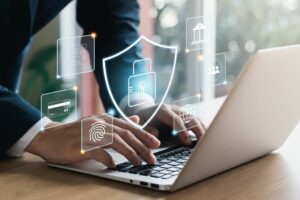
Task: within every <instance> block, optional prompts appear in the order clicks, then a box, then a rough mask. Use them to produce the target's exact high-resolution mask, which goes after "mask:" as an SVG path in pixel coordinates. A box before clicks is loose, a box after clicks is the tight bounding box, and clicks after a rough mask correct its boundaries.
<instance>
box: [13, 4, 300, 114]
mask: <svg viewBox="0 0 300 200" xmlns="http://www.w3.org/2000/svg"><path fill="white" fill-rule="evenodd" d="M139 2H140V5H141V25H140V31H141V33H142V34H143V35H146V36H147V37H149V38H150V39H152V40H154V41H156V42H158V43H162V44H165V45H176V46H178V48H179V52H178V62H177V66H176V75H175V79H174V82H173V84H172V86H173V87H172V88H171V91H170V93H169V95H168V99H167V102H169V103H170V102H173V101H174V100H176V99H179V98H182V97H186V96H192V95H195V94H197V93H199V92H201V91H202V88H201V85H203V84H204V85H205V83H202V82H203V81H205V78H204V77H203V73H202V71H201V70H199V69H198V68H197V64H196V63H197V62H198V61H197V55H198V54H204V55H205V54H218V53H223V52H224V53H226V58H227V60H226V66H227V73H226V77H227V84H226V85H219V86H216V87H213V88H209V92H207V94H204V95H206V96H207V98H208V99H209V98H216V97H218V96H223V95H226V94H227V93H228V91H230V88H231V87H232V85H233V83H234V82H235V80H236V79H237V77H238V75H239V73H240V72H241V70H242V68H243V66H244V65H245V63H246V62H247V60H248V59H249V57H250V56H251V55H252V54H254V53H255V52H256V51H257V50H259V49H262V48H270V47H277V46H284V45H292V44H298V43H300V5H299V3H300V2H299V1H298V0H265V1H260V0H252V1H246V0H222V1H216V0H202V1H200V0H147V1H144V0H140V1H139ZM75 8H76V2H75V1H74V2H72V3H70V4H69V5H68V7H66V8H65V9H64V10H63V11H62V13H61V14H60V15H59V16H58V17H57V18H55V19H54V20H53V21H52V22H51V23H50V24H49V25H48V26H47V27H46V28H44V29H43V30H42V31H41V32H39V33H38V34H37V35H36V37H35V40H34V41H33V43H32V49H31V51H30V54H29V56H28V57H27V60H26V62H25V63H24V64H25V68H24V72H23V79H22V82H21V86H20V91H19V92H20V94H21V95H22V96H23V97H24V98H25V99H26V100H28V101H29V102H31V103H32V104H33V105H34V106H36V107H37V108H39V101H40V95H41V94H43V93H47V92H53V91H57V90H60V89H63V88H67V87H71V86H73V85H74V84H77V85H78V86H79V87H80V93H79V95H80V102H81V104H80V105H81V106H80V113H81V116H87V115H92V114H96V113H100V112H103V111H104V108H103V106H102V104H101V102H100V101H99V97H98V89H97V87H98V86H97V84H96V82H95V79H94V76H93V74H92V73H89V74H84V75H82V76H78V77H75V78H70V79H63V80H57V79H56V78H55V74H56V40H57V39H58V38H61V37H68V36H76V35H80V33H81V30H80V28H79V27H78V25H77V23H76V20H75V18H76V12H75ZM194 16H213V17H214V18H213V19H214V20H213V22H212V23H213V24H212V27H213V33H212V35H211V37H212V38H211V39H212V41H213V46H212V48H210V49H209V50H204V51H202V52H193V53H192V54H191V53H190V54H187V53H186V52H185V45H186V44H185V42H186V40H185V34H186V33H185V26H186V18H187V17H194ZM144 54H146V55H151V56H152V57H153V58H154V63H156V65H164V64H165V65H167V64H168V63H164V55H163V54H160V53H159V52H157V51H155V52H154V51H152V49H151V47H147V48H145V49H144ZM193 54H195V55H193ZM196 54H197V55H196ZM97 62H101V61H99V60H97V58H96V63H97ZM283 67H284V66H283ZM161 73H164V72H161ZM200 82H201V84H200ZM174 86H175V87H174ZM100 87H105V86H100Z"/></svg>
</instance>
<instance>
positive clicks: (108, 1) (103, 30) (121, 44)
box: [77, 0, 142, 108]
mask: <svg viewBox="0 0 300 200" xmlns="http://www.w3.org/2000/svg"><path fill="white" fill-rule="evenodd" d="M139 9H140V8H139V4H138V2H137V0H126V1H125V0H101V1H99V0H78V4H77V21H78V23H79V24H80V25H81V27H82V28H83V29H84V32H85V34H90V33H91V32H96V33H97V39H96V52H95V54H96V58H95V61H96V69H95V75H96V78H97V81H98V83H99V86H100V94H101V98H102V100H103V103H104V105H105V107H106V108H109V107H113V105H112V102H111V100H110V98H109V95H108V92H107V89H106V86H105V82H104V76H103V69H102V59H103V58H105V57H107V56H111V55H114V54H115V53H117V52H119V51H121V50H123V49H125V48H126V47H128V46H130V45H131V44H132V43H133V42H135V41H136V40H137V39H138V38H139V37H140V35H139V32H138V26H139V22H140V19H139ZM141 50H142V47H141V45H140V44H138V45H136V46H134V47H133V48H132V49H131V50H130V51H128V53H126V55H124V56H120V58H118V59H117V60H116V61H115V62H113V63H111V64H110V65H109V67H110V69H109V70H108V71H109V73H108V78H109V80H110V84H111V87H112V88H113V90H114V91H118V92H116V93H114V97H115V98H116V101H117V102H119V101H120V100H121V99H122V98H123V97H124V96H126V95H127V91H128V89H127V78H128V76H130V75H131V74H132V63H133V61H134V60H137V59H141V57H142V56H141ZM124 78H126V80H125V79H124ZM122 83H126V84H122Z"/></svg>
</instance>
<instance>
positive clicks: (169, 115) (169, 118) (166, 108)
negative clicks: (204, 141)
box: [137, 104, 205, 145]
mask: <svg viewBox="0 0 300 200" xmlns="http://www.w3.org/2000/svg"><path fill="white" fill-rule="evenodd" d="M156 108H157V106H152V107H149V108H144V109H141V110H140V111H139V112H138V113H137V115H138V116H139V117H140V118H141V120H143V121H145V120H147V119H149V117H150V116H151V115H152V113H153V112H154V111H155V110H156ZM179 113H180V108H178V107H175V106H170V105H167V104H163V105H162V106H161V107H160V109H159V111H158V112H157V114H156V115H155V116H154V118H153V119H152V121H151V122H150V124H149V125H148V126H147V127H146V128H145V130H147V131H148V132H150V133H152V134H153V135H155V136H156V137H158V136H159V131H158V130H157V128H156V127H158V126H159V125H161V124H163V125H164V126H167V127H169V129H170V130H175V131H176V129H179V130H181V131H179V132H178V137H179V139H180V141H181V142H182V143H183V144H185V145H190V144H191V143H192V141H191V139H190V137H189V133H188V129H187V128H186V127H192V128H191V129H190V130H191V131H192V132H193V133H194V134H195V135H196V137H197V138H198V139H199V138H201V137H202V136H203V135H204V134H205V126H204V124H203V123H202V122H201V121H200V119H199V118H198V117H196V116H193V118H192V119H191V121H190V122H189V123H187V124H185V123H184V122H183V120H182V119H181V118H180V116H179ZM173 120H174V122H173Z"/></svg>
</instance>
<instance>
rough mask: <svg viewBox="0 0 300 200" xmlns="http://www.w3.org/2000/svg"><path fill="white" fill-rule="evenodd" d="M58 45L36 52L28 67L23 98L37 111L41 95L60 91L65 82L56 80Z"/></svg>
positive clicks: (23, 87)
mask: <svg viewBox="0 0 300 200" xmlns="http://www.w3.org/2000/svg"><path fill="white" fill-rule="evenodd" d="M55 73H56V45H55V44H54V45H49V46H45V47H42V48H41V49H39V50H38V51H37V52H35V53H34V54H33V55H32V57H31V59H30V60H29V62H28V65H27V73H26V74H27V77H26V79H25V80H24V81H23V84H22V89H21V96H22V97H23V98H24V99H26V100H27V101H28V102H30V103H31V104H32V105H33V106H35V107H36V108H37V109H39V108H40V96H41V94H44V93H48V92H52V91H57V90H60V89H61V88H62V86H63V81H62V80H60V79H56V74H55Z"/></svg>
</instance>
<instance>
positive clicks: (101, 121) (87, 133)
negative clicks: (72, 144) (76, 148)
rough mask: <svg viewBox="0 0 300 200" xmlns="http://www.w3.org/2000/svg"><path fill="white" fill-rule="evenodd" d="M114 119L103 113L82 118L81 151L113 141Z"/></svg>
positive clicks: (103, 145)
mask: <svg viewBox="0 0 300 200" xmlns="http://www.w3.org/2000/svg"><path fill="white" fill-rule="evenodd" d="M113 133H114V120H113V117H112V116H111V115H108V114H102V115H96V116H90V117H86V118H83V119H81V149H80V152H81V153H85V152H87V151H91V150H94V149H97V148H101V147H105V146H107V145H110V144H112V143H113Z"/></svg>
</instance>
